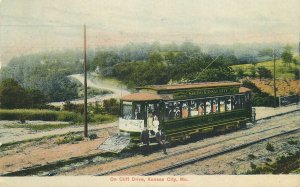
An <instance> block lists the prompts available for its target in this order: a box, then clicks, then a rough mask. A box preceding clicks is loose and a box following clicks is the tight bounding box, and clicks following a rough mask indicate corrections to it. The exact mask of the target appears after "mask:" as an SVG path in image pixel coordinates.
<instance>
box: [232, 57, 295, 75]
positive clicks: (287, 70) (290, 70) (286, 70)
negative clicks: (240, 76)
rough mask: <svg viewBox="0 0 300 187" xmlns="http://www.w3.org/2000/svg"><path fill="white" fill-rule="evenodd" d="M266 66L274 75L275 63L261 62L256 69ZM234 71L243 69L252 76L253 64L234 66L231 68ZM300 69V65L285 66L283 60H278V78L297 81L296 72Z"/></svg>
mask: <svg viewBox="0 0 300 187" xmlns="http://www.w3.org/2000/svg"><path fill="white" fill-rule="evenodd" d="M260 66H264V67H266V68H267V69H269V70H271V71H272V74H273V61H266V62H260V63H257V64H256V65H255V68H258V67H260ZM231 67H232V68H233V70H234V71H237V70H238V69H242V70H243V72H244V74H245V75H251V69H253V67H254V65H253V64H242V65H233V66H231ZM299 69H300V65H299V64H297V65H295V64H293V63H291V64H289V65H288V64H285V63H283V62H282V60H276V78H282V79H295V74H294V72H295V71H296V70H299Z"/></svg>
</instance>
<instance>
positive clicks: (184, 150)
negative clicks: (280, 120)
mask: <svg viewBox="0 0 300 187" xmlns="http://www.w3.org/2000/svg"><path fill="white" fill-rule="evenodd" d="M291 124H293V123H289V124H285V125H280V126H276V127H272V128H269V129H264V130H261V131H258V132H254V133H249V134H247V135H240V136H235V137H232V138H228V139H225V140H220V141H217V142H214V143H210V144H207V145H201V146H196V147H193V148H185V149H183V150H179V151H176V152H175V153H172V154H169V155H165V156H161V157H158V158H155V159H151V160H148V161H144V162H140V163H136V164H132V165H127V166H123V167H120V168H116V169H113V170H110V171H106V172H101V173H98V174H96V175H95V176H104V175H109V174H112V173H115V172H119V171H123V170H127V169H129V168H133V167H138V166H140V165H144V164H148V163H151V162H155V161H159V160H163V159H165V158H168V157H173V156H177V155H180V154H184V153H187V152H190V151H195V150H199V149H203V148H206V147H209V146H213V145H217V144H219V143H223V142H224V141H230V140H233V139H236V138H240V137H247V136H252V135H254V134H259V133H263V132H266V131H270V130H274V129H277V128H280V127H283V126H286V125H291Z"/></svg>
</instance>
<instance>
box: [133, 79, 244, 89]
mask: <svg viewBox="0 0 300 187" xmlns="http://www.w3.org/2000/svg"><path fill="white" fill-rule="evenodd" d="M223 86H241V83H239V82H231V81H226V82H201V83H190V84H173V85H149V86H140V87H137V88H136V89H138V90H141V89H148V90H155V91H162V90H181V89H197V88H211V87H223Z"/></svg>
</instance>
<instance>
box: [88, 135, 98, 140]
mask: <svg viewBox="0 0 300 187" xmlns="http://www.w3.org/2000/svg"><path fill="white" fill-rule="evenodd" d="M96 138H98V136H97V134H96V133H91V134H90V135H89V139H90V140H94V139H96Z"/></svg>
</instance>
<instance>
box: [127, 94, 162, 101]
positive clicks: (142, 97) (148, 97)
mask: <svg viewBox="0 0 300 187" xmlns="http://www.w3.org/2000/svg"><path fill="white" fill-rule="evenodd" d="M121 99H122V100H123V101H158V100H161V99H162V97H161V96H160V95H157V94H152V93H133V94H129V95H125V96H123V97H122V98H121Z"/></svg>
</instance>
